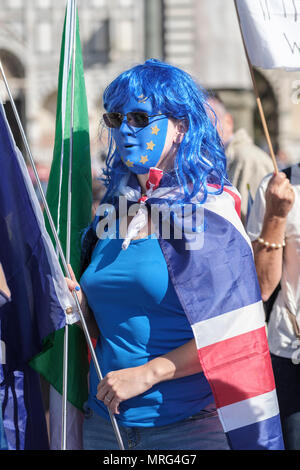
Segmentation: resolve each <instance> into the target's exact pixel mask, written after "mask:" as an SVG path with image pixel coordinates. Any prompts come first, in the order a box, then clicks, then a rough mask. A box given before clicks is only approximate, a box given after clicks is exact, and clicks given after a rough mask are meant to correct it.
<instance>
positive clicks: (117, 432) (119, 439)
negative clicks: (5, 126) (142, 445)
mask: <svg viewBox="0 0 300 470" xmlns="http://www.w3.org/2000/svg"><path fill="white" fill-rule="evenodd" d="M0 72H1V75H2V78H3V81H4V84H5V87H6V90H7V93H8V96H9V99H10V102H11V105H12V109H13V112H14V115H15V118H16V121H17V124H18V127H19V130H20V133H21V137H22V141H23V143H24V146H25V149H26V152H27V154H28V157H29V160H30V164H31V167H32V169H33V172H34V175H35V178H36V181H37V186H38V190H39V193H40V196H41V199H42V202H43V205H44V208H45V211H46V214H47V217H48V220H49V224H50V227H51V232H52V234H53V237H54V239H55V243H56V246H57V249H58V252H59V255H60V257H61V260H62V263H63V267H64V271H65V274H66V276H67V277H68V278H69V279H72V277H71V273H70V270H69V268H68V265H67V262H66V258H65V255H64V252H63V250H62V246H61V243H60V240H59V238H58V235H57V231H56V228H55V225H54V222H53V219H52V216H51V213H50V209H49V206H48V203H47V200H46V197H45V195H44V191H43V189H42V185H41V181H40V178H39V175H38V172H37V169H36V166H35V163H34V160H33V156H32V153H31V150H30V147H29V144H28V140H27V137H26V134H25V132H24V129H23V126H22V123H21V120H20V117H19V113H18V111H17V108H16V105H15V102H14V99H13V96H12V94H11V91H10V88H9V85H8V82H7V80H6V76H5V73H4V70H3V67H2V63H1V61H0ZM73 296H74V300H75V303H76V307H77V310H78V314H79V317H80V322H81V325H82V329H83V332H84V335H85V339H86V342H87V345H88V348H89V351H90V354H91V358H92V361H93V363H94V366H95V369H96V373H97V376H98V379H99V381H101V380H102V379H103V376H102V373H101V369H100V366H99V362H98V359H97V356H96V353H95V350H94V346H93V343H92V340H91V337H90V334H89V331H88V328H87V324H86V321H85V318H84V315H83V313H82V310H81V306H80V303H79V300H78V296H77V293H76V291H74V292H73ZM108 413H109V416H110V420H111V423H112V426H113V429H114V432H115V436H116V439H117V442H118V445H119V448H120V450H124V444H123V441H122V437H121V434H120V430H119V427H118V424H117V421H116V418H115V416H114V415H113V413H112V412H111V411H110V409H109V408H108Z"/></svg>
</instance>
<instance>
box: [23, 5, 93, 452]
mask: <svg viewBox="0 0 300 470" xmlns="http://www.w3.org/2000/svg"><path fill="white" fill-rule="evenodd" d="M70 167H71V176H70V173H69V170H70ZM46 199H47V203H48V205H49V209H50V212H51V215H52V218H53V221H54V224H55V226H56V230H57V232H58V236H59V239H60V242H61V245H62V248H63V251H64V254H65V256H66V259H67V261H68V256H67V253H68V252H69V262H70V264H71V266H72V268H73V271H74V273H75V276H76V278H77V279H78V280H79V277H80V240H81V236H82V232H83V229H84V228H85V227H87V226H88V225H89V223H90V221H91V209H92V176H91V159H90V141H89V121H88V110H87V99H86V90H85V82H84V70H83V61H82V51H81V44H80V36H79V21H78V12H77V5H76V0H68V3H67V7H66V15H65V23H64V30H63V36H62V46H61V56H60V66H59V80H58V96H57V112H56V131H55V145H54V152H53V161H52V166H51V172H50V177H49V183H48V188H47V195H46ZM68 207H69V209H68ZM68 210H69V213H71V217H70V221H71V223H70V225H69V233H70V236H68V228H67V227H68ZM46 227H47V230H48V232H49V234H50V235H51V236H52V234H51V230H50V225H49V223H48V220H46ZM68 240H69V241H68ZM52 241H53V244H54V245H55V241H54V238H52ZM68 337H69V354H68V357H69V361H68V395H67V397H68V404H67V430H68V432H67V449H80V448H82V442H81V441H82V438H81V430H80V425H81V423H82V418H83V415H82V409H83V408H82V407H83V403H84V402H85V401H86V400H87V396H88V388H87V374H88V368H89V364H88V357H87V346H86V341H85V337H84V334H83V332H82V330H81V328H79V327H78V326H77V325H69V326H68ZM44 346H45V347H44V350H43V352H42V353H41V354H39V355H38V356H36V357H35V358H34V359H33V360H32V361H31V363H30V364H31V366H32V367H33V368H34V369H35V370H37V371H38V372H39V373H40V374H41V375H42V376H44V377H45V379H46V380H47V381H48V382H50V384H51V390H50V437H51V439H50V441H51V442H50V446H51V448H52V449H59V448H60V442H61V436H60V435H61V432H60V431H61V419H62V405H61V404H62V396H61V394H62V386H63V360H64V354H63V350H64V329H62V330H58V331H56V332H55V333H54V334H53V335H51V336H50V337H48V338H47V339H46V340H45V344H44Z"/></svg>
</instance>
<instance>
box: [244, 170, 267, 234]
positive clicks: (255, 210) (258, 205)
mask: <svg viewBox="0 0 300 470" xmlns="http://www.w3.org/2000/svg"><path fill="white" fill-rule="evenodd" d="M271 176H272V175H268V176H266V177H265V178H264V179H263V180H262V182H261V183H260V185H259V187H258V190H257V191H256V195H255V198H254V202H253V204H252V208H251V211H250V215H249V219H248V223H247V233H248V236H249V238H250V240H251V241H254V240H256V239H257V238H258V237H259V236H260V234H261V230H262V226H263V221H264V216H265V210H266V199H265V192H266V189H267V186H268V183H269V180H270V179H271Z"/></svg>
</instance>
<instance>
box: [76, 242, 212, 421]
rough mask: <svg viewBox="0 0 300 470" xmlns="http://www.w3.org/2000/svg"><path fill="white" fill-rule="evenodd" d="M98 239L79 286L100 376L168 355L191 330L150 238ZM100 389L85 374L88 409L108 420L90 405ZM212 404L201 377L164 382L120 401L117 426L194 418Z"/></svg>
mask: <svg viewBox="0 0 300 470" xmlns="http://www.w3.org/2000/svg"><path fill="white" fill-rule="evenodd" d="M122 241H123V240H122V239H119V238H117V239H109V238H107V239H105V240H99V241H98V243H97V245H96V247H95V249H94V252H93V255H92V260H91V263H90V265H89V267H88V268H87V269H86V271H85V272H84V273H83V276H82V277H81V280H80V284H81V286H82V289H83V291H84V292H85V294H86V296H87V299H88V303H89V305H90V307H91V309H92V311H93V313H94V316H95V319H96V321H97V324H98V326H99V329H100V337H99V339H98V342H97V346H96V356H97V359H98V361H99V365H100V369H101V372H102V375H103V377H104V376H105V375H106V374H107V373H108V372H110V371H112V370H119V369H124V368H128V367H135V366H139V365H142V364H145V363H146V362H148V361H150V360H151V359H153V358H155V357H157V356H161V355H163V354H166V353H168V352H169V351H171V350H172V349H175V348H177V347H179V346H181V345H183V344H185V343H186V342H188V341H189V340H191V339H192V338H193V332H192V329H191V326H190V324H189V322H188V320H187V318H186V315H185V313H184V311H183V309H182V307H181V304H180V302H179V300H178V297H177V295H176V293H175V290H174V287H173V285H172V283H171V281H170V278H169V273H168V269H167V265H166V262H165V259H164V256H163V254H162V251H161V249H160V245H159V242H158V240H157V238H156V237H153V235H152V236H150V237H148V238H143V239H140V240H132V241H131V243H130V245H129V247H128V248H127V250H125V251H124V250H122V247H121V245H122ZM98 383H99V380H98V377H97V374H96V371H95V368H94V365H93V362H91V367H90V391H89V400H88V402H89V406H90V407H91V408H92V409H93V410H94V411H95V412H97V413H99V414H100V415H101V416H103V417H105V418H107V419H109V414H108V411H107V408H106V406H105V405H104V404H103V402H102V401H99V400H97V398H96V394H97V385H98ZM211 402H212V393H211V389H210V386H209V384H208V382H207V380H206V378H205V377H204V374H203V373H199V374H194V375H191V376H188V377H183V378H179V379H174V380H170V381H165V382H161V383H158V384H156V385H154V386H153V387H152V388H151V389H150V390H148V391H146V392H145V393H143V394H141V395H138V396H136V397H134V398H131V399H129V400H126V401H124V402H121V404H120V405H119V411H120V414H119V415H116V419H117V420H118V422H119V423H120V424H122V425H123V426H128V427H130V426H143V427H151V426H163V425H167V424H170V423H173V422H176V421H179V420H182V419H184V418H186V417H188V416H191V415H193V414H195V413H198V412H199V411H200V410H201V409H203V408H204V407H205V406H207V405H208V404H209V403H211Z"/></svg>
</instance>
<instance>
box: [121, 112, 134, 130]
mask: <svg viewBox="0 0 300 470" xmlns="http://www.w3.org/2000/svg"><path fill="white" fill-rule="evenodd" d="M119 132H120V133H121V134H123V135H135V132H134V129H133V127H132V126H131V125H130V124H129V122H128V119H127V116H124V118H123V121H122V124H121V126H120V127H119Z"/></svg>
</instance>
